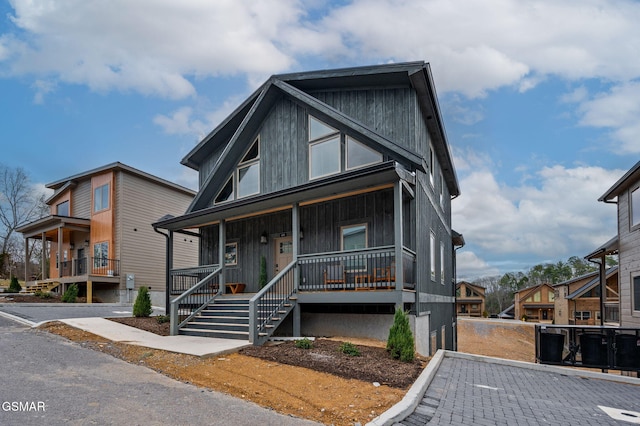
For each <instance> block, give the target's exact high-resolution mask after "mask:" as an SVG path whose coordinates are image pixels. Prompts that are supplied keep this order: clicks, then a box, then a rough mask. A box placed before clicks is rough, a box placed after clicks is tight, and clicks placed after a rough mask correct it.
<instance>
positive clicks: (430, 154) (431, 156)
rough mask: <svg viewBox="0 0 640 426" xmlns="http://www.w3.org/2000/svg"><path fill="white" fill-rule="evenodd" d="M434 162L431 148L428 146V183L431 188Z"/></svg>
mask: <svg viewBox="0 0 640 426" xmlns="http://www.w3.org/2000/svg"><path fill="white" fill-rule="evenodd" d="M435 162H436V161H435V158H434V153H433V147H432V146H431V145H429V182H431V186H433V173H434V170H433V168H434V166H435Z"/></svg>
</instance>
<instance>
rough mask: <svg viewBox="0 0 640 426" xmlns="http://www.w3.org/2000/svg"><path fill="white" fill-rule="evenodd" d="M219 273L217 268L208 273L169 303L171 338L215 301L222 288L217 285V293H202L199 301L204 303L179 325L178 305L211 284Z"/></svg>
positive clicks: (219, 268) (220, 270)
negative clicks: (202, 296) (202, 295)
mask: <svg viewBox="0 0 640 426" xmlns="http://www.w3.org/2000/svg"><path fill="white" fill-rule="evenodd" d="M221 273H222V268H221V267H218V268H217V269H216V270H214V271H213V272H212V273H210V274H209V275H207V276H206V277H205V278H203V279H202V280H201V281H200V282H199V283H197V284H196V285H194V286H193V287H191V288H190V289H188V290H187V291H185V292H184V293H182V294H181V295H180V296H178V297H176V298H175V299H173V300H172V301H171V313H170V315H171V316H170V321H171V335H172V336H175V335H177V334H178V330H179V329H180V327H182V326H183V325H184V324H186V323H187V322H188V321H189V320H190V319H191V318H193V317H194V316H196V315H197V314H198V313H200V311H202V310H203V309H204V308H205V307H207V306H208V305H209V303H211V301H212V300H213V299H215V298H216V296H218V295H219V294H220V293H221V291H222V288H221V287H220V285H218V286H217V291H216V292H215V293H213V292H205V293H204V296H205V297H204V298H202V299H201V300H204V302H202V303H201V304H200V306H199V307H198V308H196V309H194V310H192V311H191V313H190V314H189V315H188V316H187V317H186V318H185V319H184V320H182V321H181V322H180V323H178V321H179V311H180V303H181V302H182V301H183V300H185V299H186V298H187V297H189V296H191V295H193V294H194V293H195V292H196V291H197V290H200V289H201V288H203V287H205V285H208V284H211V283H210V281H211V280H213V279H214V278H215V277H216V276H218V275H220V274H221ZM216 284H217V283H216ZM211 294H213V295H211Z"/></svg>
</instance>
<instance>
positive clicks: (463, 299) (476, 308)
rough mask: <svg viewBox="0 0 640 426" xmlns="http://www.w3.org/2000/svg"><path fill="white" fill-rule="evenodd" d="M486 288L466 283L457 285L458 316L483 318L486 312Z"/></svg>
mask: <svg viewBox="0 0 640 426" xmlns="http://www.w3.org/2000/svg"><path fill="white" fill-rule="evenodd" d="M484 292H485V288H484V287H481V286H479V285H476V284H472V283H469V282H466V281H460V282H459V283H457V284H456V314H457V315H458V316H470V317H481V316H482V315H483V312H484V311H485V295H484Z"/></svg>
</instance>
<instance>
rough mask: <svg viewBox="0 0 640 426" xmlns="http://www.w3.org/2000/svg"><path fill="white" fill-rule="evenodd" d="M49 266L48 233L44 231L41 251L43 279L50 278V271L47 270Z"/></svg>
mask: <svg viewBox="0 0 640 426" xmlns="http://www.w3.org/2000/svg"><path fill="white" fill-rule="evenodd" d="M46 267H47V235H46V234H45V233H44V232H43V233H42V252H41V253H40V269H41V272H42V279H43V280H44V279H46V278H48V275H49V274H48V273H47V271H46Z"/></svg>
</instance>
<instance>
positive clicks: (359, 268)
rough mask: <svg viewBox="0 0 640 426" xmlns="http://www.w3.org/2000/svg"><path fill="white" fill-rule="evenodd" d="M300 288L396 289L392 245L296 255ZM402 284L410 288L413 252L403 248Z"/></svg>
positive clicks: (412, 272) (413, 260)
mask: <svg viewBox="0 0 640 426" xmlns="http://www.w3.org/2000/svg"><path fill="white" fill-rule="evenodd" d="M298 265H299V274H300V284H299V289H300V291H319V290H322V291H329V290H376V289H395V288H396V275H397V274H396V256H395V249H394V247H393V246H387V247H378V248H372V249H363V250H349V251H339V252H330V253H318V254H307V255H300V256H298ZM402 268H403V269H402V270H403V275H404V283H403V287H402V288H405V289H414V287H415V286H414V283H415V279H414V277H415V255H414V254H413V253H412V252H410V251H409V250H404V251H403V259H402Z"/></svg>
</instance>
